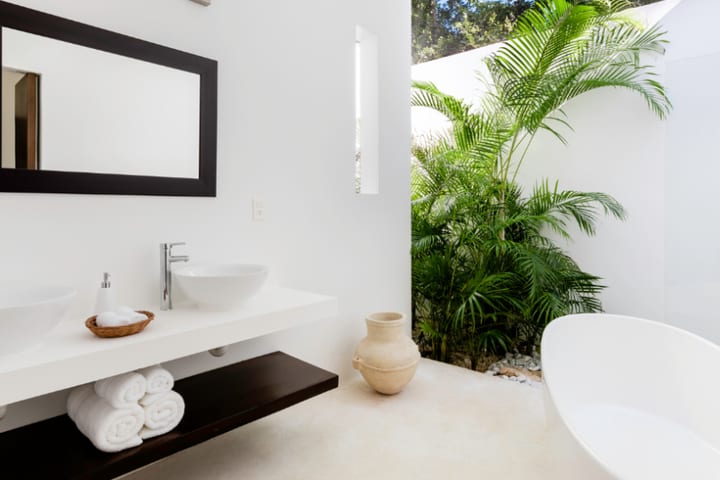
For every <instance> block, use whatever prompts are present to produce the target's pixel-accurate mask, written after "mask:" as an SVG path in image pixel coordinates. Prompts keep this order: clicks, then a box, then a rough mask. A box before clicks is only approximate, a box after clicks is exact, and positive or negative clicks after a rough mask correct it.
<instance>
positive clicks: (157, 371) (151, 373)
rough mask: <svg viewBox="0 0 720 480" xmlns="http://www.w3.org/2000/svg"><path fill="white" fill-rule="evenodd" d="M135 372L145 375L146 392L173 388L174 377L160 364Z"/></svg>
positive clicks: (152, 392) (158, 391)
mask: <svg viewBox="0 0 720 480" xmlns="http://www.w3.org/2000/svg"><path fill="white" fill-rule="evenodd" d="M137 373H139V374H140V375H142V376H143V377H145V380H146V381H147V392H146V393H147V394H148V395H154V394H156V393H165V392H169V391H170V390H172V389H173V386H174V385H175V379H174V378H173V376H172V374H171V373H170V372H168V371H167V370H165V369H164V368H163V367H161V366H160V365H155V366H153V367H147V368H143V369H141V370H138V371H137Z"/></svg>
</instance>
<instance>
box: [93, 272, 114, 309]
mask: <svg viewBox="0 0 720 480" xmlns="http://www.w3.org/2000/svg"><path fill="white" fill-rule="evenodd" d="M114 310H115V293H114V292H113V290H112V289H111V288H110V274H109V273H108V272H104V273H103V281H102V283H101V284H100V290H98V294H97V300H96V301H95V315H99V314H101V313H103V312H112V311H114Z"/></svg>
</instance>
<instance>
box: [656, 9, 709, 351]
mask: <svg viewBox="0 0 720 480" xmlns="http://www.w3.org/2000/svg"><path fill="white" fill-rule="evenodd" d="M718 16H720V4H719V3H718V2H708V1H703V0H685V1H684V2H683V3H681V4H680V5H678V6H677V7H676V8H675V9H674V10H673V11H672V12H671V14H670V15H668V16H667V17H666V18H665V19H663V24H664V25H665V27H666V28H667V30H668V31H669V39H670V42H671V43H670V46H669V48H668V52H667V64H666V76H665V82H666V84H667V88H668V91H669V94H670V96H671V98H672V100H673V103H674V104H675V109H674V111H673V113H672V116H671V117H670V119H669V121H668V136H667V156H666V158H665V171H666V182H665V206H666V209H665V218H666V224H665V226H666V231H665V238H666V248H665V258H664V260H665V268H666V271H665V288H666V291H665V300H666V312H667V319H668V321H670V322H672V323H675V324H677V325H679V326H682V327H685V328H688V329H690V330H693V331H696V332H698V333H700V334H702V335H704V336H706V337H708V338H710V339H712V340H714V341H715V342H718V343H720V311H719V310H718V308H717V304H718V301H719V300H720V243H719V239H720V222H718V221H717V218H718V216H719V215H720V200H719V199H718V191H720V162H719V161H718V160H719V158H720V157H719V156H718V146H717V139H718V138H720V123H719V122H718V115H717V112H718V111H720V92H719V91H718V88H717V80H716V79H717V78H718V75H719V74H720V40H718V38H717V36H715V35H711V34H709V32H713V31H714V30H715V29H716V28H717V27H716V25H715V21H714V20H715V19H717V18H718Z"/></svg>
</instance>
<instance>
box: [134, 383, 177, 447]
mask: <svg viewBox="0 0 720 480" xmlns="http://www.w3.org/2000/svg"><path fill="white" fill-rule="evenodd" d="M140 405H142V407H143V408H144V409H145V426H144V427H143V429H142V430H141V431H140V437H142V438H143V439H146V438H152V437H157V436H158V435H163V434H165V433H168V432H169V431H170V430H172V429H174V428H175V427H177V426H178V424H179V423H180V421H181V420H182V418H183V415H185V401H184V400H183V398H182V397H181V396H180V394H179V393H177V392H173V391H170V392H165V393H156V394H154V395H145V397H144V398H143V399H142V400H140Z"/></svg>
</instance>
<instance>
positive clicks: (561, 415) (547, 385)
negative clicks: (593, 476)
mask: <svg viewBox="0 0 720 480" xmlns="http://www.w3.org/2000/svg"><path fill="white" fill-rule="evenodd" d="M601 317H612V318H613V319H616V320H629V321H635V322H638V323H643V324H645V325H649V326H652V327H653V328H664V329H669V330H673V331H675V332H676V333H677V334H679V335H684V336H686V337H689V338H694V339H695V340H699V341H700V342H702V343H705V344H707V345H708V346H709V347H710V348H712V349H714V350H717V351H718V354H720V345H718V344H717V343H715V342H713V341H711V340H708V339H707V338H705V337H702V336H700V335H698V334H696V333H693V332H691V331H689V330H685V329H684V328H680V327H677V326H675V325H671V324H668V323H664V322H661V321H658V320H649V319H647V318H641V317H634V316H631V315H620V314H615V313H602V312H598V313H572V314H569V315H563V316H561V317H558V318H556V319H554V320H552V321H551V322H550V323H548V324H547V325H546V326H545V329H544V330H543V335H542V338H541V340H540V352H541V355H542V352H544V351H545V348H544V345H545V333H546V332H547V330H548V329H549V328H551V327H552V325H553V324H556V322H559V323H560V324H562V323H565V322H569V321H573V320H574V319H578V318H584V319H589V318H601ZM556 325H557V324H556ZM553 328H558V327H557V326H555V327H553ZM541 362H542V357H541ZM542 372H543V383H544V385H543V388H544V389H545V392H544V394H545V395H546V397H545V401H547V400H548V399H549V400H550V402H551V405H550V406H549V407H550V408H551V409H552V410H551V411H552V412H553V414H554V415H555V417H556V418H554V419H553V420H555V421H556V422H558V423H559V424H560V425H559V426H560V427H561V428H564V429H565V430H566V431H567V432H569V433H570V435H572V438H573V439H574V440H575V441H576V442H577V443H578V444H579V445H580V446H581V447H582V449H583V451H584V452H585V453H586V454H587V455H589V456H590V458H591V459H592V460H593V461H594V462H595V464H596V465H597V466H599V467H600V468H601V469H602V470H603V471H605V472H606V473H607V474H608V475H610V476H611V477H612V478H615V479H620V478H621V476H620V475H619V474H618V473H616V472H615V471H614V470H613V469H612V468H611V467H610V466H608V465H607V463H606V462H604V461H603V460H602V459H601V458H600V457H599V456H598V455H597V454H596V453H595V451H594V450H593V449H592V448H591V447H590V446H589V445H588V444H587V442H586V441H585V440H584V439H583V438H582V436H581V435H578V432H577V431H576V429H575V428H574V427H573V425H571V424H570V423H569V422H568V421H567V420H566V418H567V412H563V411H561V409H560V407H559V406H558V404H557V402H556V400H555V396H554V394H553V391H554V390H553V388H552V386H551V381H550V379H551V378H552V374H551V375H548V371H547V370H546V369H545V363H544V362H542ZM545 411H546V412H547V411H548V406H545ZM546 415H547V413H546ZM546 421H547V424H548V425H549V421H550V419H547V418H546Z"/></svg>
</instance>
